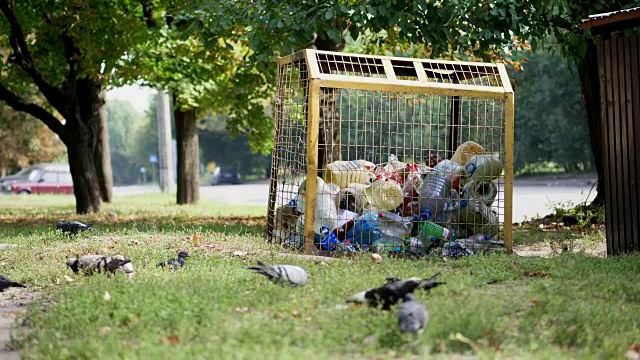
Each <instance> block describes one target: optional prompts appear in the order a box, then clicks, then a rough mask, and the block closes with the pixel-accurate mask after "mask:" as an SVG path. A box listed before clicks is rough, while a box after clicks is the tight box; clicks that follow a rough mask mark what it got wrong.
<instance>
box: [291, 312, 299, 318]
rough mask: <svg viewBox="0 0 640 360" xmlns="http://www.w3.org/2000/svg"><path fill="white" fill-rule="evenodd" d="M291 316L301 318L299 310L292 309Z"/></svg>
mask: <svg viewBox="0 0 640 360" xmlns="http://www.w3.org/2000/svg"><path fill="white" fill-rule="evenodd" d="M291 316H293V317H294V318H296V319H299V318H301V315H300V313H299V312H297V311H295V310H293V311H292V312H291Z"/></svg>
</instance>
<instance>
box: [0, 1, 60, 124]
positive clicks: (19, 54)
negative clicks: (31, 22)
mask: <svg viewBox="0 0 640 360" xmlns="http://www.w3.org/2000/svg"><path fill="white" fill-rule="evenodd" d="M0 10H1V11H2V13H3V14H4V16H5V18H6V19H7V21H9V25H10V26H11V35H10V36H9V43H10V44H11V47H12V49H13V54H11V55H10V56H9V61H10V62H12V63H14V64H16V65H18V66H19V67H20V68H22V70H23V71H24V72H25V73H27V75H29V77H31V79H32V80H33V82H34V83H35V84H36V86H38V89H40V91H41V92H42V95H44V97H45V98H47V100H48V101H49V103H51V105H53V107H55V108H56V110H58V111H59V112H60V113H61V114H63V115H65V109H64V105H63V102H62V98H63V93H62V91H61V90H60V89H58V88H56V87H55V86H53V85H51V84H50V83H49V82H48V81H47V80H46V79H45V78H44V76H42V74H41V73H40V72H39V71H38V69H36V67H35V65H34V63H33V57H32V56H31V53H30V52H29V48H28V46H27V42H26V40H25V37H24V32H23V31H22V27H21V26H20V24H19V23H18V19H17V18H16V15H15V14H14V13H13V10H12V9H11V7H10V6H9V3H8V1H7V0H0Z"/></svg>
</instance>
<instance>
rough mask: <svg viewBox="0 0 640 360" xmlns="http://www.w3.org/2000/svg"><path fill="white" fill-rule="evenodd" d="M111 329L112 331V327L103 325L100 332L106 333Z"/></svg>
mask: <svg viewBox="0 0 640 360" xmlns="http://www.w3.org/2000/svg"><path fill="white" fill-rule="evenodd" d="M109 331H111V328H110V327H108V326H103V327H102V329H100V334H102V335H104V334H106V333H108V332H109Z"/></svg>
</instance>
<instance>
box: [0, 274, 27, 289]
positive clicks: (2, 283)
mask: <svg viewBox="0 0 640 360" xmlns="http://www.w3.org/2000/svg"><path fill="white" fill-rule="evenodd" d="M10 287H26V286H24V285H22V284H20V283H17V282H15V281H13V280H11V279H9V278H8V277H6V276H4V275H0V292H3V291H5V290H6V289H8V288H10Z"/></svg>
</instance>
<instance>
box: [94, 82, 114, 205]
mask: <svg viewBox="0 0 640 360" xmlns="http://www.w3.org/2000/svg"><path fill="white" fill-rule="evenodd" d="M96 106H98V109H97V111H96V113H95V116H96V117H97V118H96V119H95V121H97V122H98V141H97V142H96V148H95V153H94V160H95V166H96V174H97V176H98V186H99V187H100V197H101V198H102V201H104V202H107V203H110V202H111V199H112V196H113V192H112V189H113V170H112V168H111V151H110V148H109V126H108V123H107V122H108V120H109V119H108V114H107V102H106V93H105V91H104V90H103V91H101V92H100V94H98V98H97V104H96Z"/></svg>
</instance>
